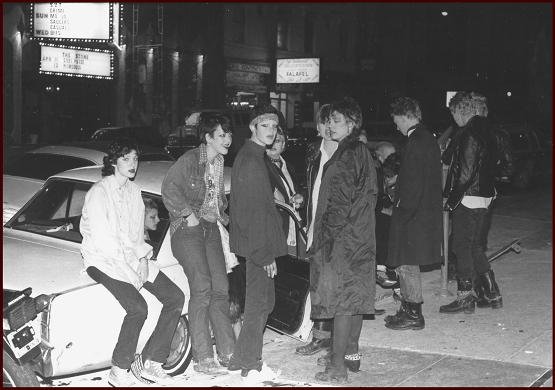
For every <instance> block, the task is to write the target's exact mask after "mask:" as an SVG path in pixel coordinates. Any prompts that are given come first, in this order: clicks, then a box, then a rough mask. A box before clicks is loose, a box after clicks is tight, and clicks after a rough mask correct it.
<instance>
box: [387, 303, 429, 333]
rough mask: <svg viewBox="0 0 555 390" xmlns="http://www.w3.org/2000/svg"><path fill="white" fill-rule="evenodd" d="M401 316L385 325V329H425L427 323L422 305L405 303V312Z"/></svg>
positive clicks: (401, 312) (400, 312)
mask: <svg viewBox="0 0 555 390" xmlns="http://www.w3.org/2000/svg"><path fill="white" fill-rule="evenodd" d="M398 314H399V315H398V316H397V315H396V316H394V318H393V319H392V320H390V321H388V322H386V323H385V327H386V328H389V329H393V330H407V329H412V330H420V329H424V326H425V322H424V316H423V315H422V303H413V302H405V307H404V310H403V311H401V310H399V313H398Z"/></svg>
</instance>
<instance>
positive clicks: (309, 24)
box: [304, 14, 314, 53]
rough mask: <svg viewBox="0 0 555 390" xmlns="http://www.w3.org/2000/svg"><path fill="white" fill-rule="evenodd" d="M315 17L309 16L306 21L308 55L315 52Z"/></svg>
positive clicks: (305, 44) (305, 43)
mask: <svg viewBox="0 0 555 390" xmlns="http://www.w3.org/2000/svg"><path fill="white" fill-rule="evenodd" d="M312 18H313V15H311V14H307V15H306V16H305V20H304V50H305V51H306V52H307V53H312V52H313V51H314V22H313V21H312Z"/></svg>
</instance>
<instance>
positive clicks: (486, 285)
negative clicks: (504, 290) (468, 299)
mask: <svg viewBox="0 0 555 390" xmlns="http://www.w3.org/2000/svg"><path fill="white" fill-rule="evenodd" d="M479 279H480V285H481V288H482V297H481V299H480V296H478V298H479V299H478V302H477V304H478V307H491V308H492V309H500V308H502V307H503V297H502V296H501V292H500V291H499V286H498V285H497V282H496V281H495V274H494V273H493V270H492V269H491V268H490V269H489V270H488V272H486V273H484V274H481V275H480V276H479Z"/></svg>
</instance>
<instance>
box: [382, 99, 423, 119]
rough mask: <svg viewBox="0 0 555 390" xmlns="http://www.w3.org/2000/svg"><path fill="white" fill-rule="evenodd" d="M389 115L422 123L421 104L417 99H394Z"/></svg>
mask: <svg viewBox="0 0 555 390" xmlns="http://www.w3.org/2000/svg"><path fill="white" fill-rule="evenodd" d="M389 114H390V115H391V116H406V117H409V118H415V119H418V121H422V111H421V110H420V104H419V103H418V101H417V100H416V99H413V98H411V97H408V96H401V97H398V98H397V99H394V100H393V101H392V102H391V104H390V105H389Z"/></svg>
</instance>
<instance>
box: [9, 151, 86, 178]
mask: <svg viewBox="0 0 555 390" xmlns="http://www.w3.org/2000/svg"><path fill="white" fill-rule="evenodd" d="M91 165H95V164H94V163H93V162H92V161H89V160H86V159H83V158H78V157H73V156H63V155H59V154H46V153H44V154H43V153H26V154H25V155H23V156H20V157H18V158H16V159H14V160H12V161H8V162H7V163H6V165H4V173H5V174H8V175H13V176H23V177H29V178H32V179H39V180H46V179H47V178H49V177H50V176H52V175H54V174H56V173H60V172H63V171H66V170H68V169H73V168H80V167H86V166H91Z"/></svg>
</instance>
